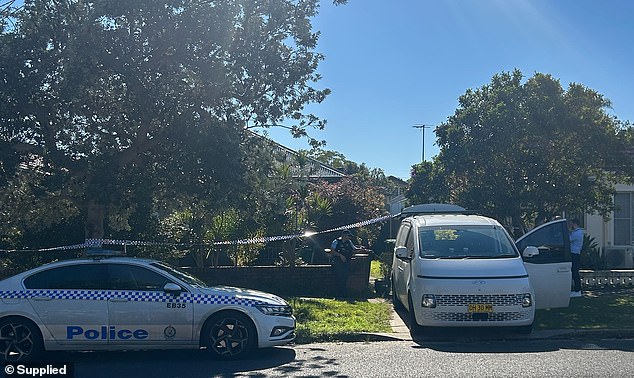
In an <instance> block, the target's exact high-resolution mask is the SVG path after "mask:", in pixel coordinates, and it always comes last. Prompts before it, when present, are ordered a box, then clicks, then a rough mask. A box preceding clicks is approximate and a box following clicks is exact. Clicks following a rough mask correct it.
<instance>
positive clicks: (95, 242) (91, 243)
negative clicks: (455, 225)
mask: <svg viewBox="0 0 634 378" xmlns="http://www.w3.org/2000/svg"><path fill="white" fill-rule="evenodd" d="M399 215H400V214H398V215H386V216H383V217H378V218H374V219H368V220H365V221H361V222H357V223H352V224H347V225H344V226H338V227H334V228H330V229H327V230H323V231H306V232H304V233H302V234H291V235H277V236H264V237H257V238H248V239H239V240H227V241H215V242H208V243H168V242H152V241H143V240H124V239H86V241H85V242H84V243H82V244H73V245H65V246H60V247H51V248H39V249H0V252H53V251H67V250H73V249H84V248H102V247H103V246H104V245H119V246H138V247H177V248H187V247H199V246H200V247H213V246H227V245H245V244H266V243H270V242H276V241H285V240H291V239H295V238H302V237H310V236H314V235H319V234H327V233H330V232H336V231H343V230H349V229H355V228H359V227H364V226H369V225H371V224H376V223H382V222H385V221H388V220H390V219H392V218H395V217H398V216H399Z"/></svg>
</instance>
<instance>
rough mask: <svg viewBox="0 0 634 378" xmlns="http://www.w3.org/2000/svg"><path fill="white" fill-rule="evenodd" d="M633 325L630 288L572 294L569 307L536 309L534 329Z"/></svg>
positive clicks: (598, 327) (633, 316) (608, 327)
mask: <svg viewBox="0 0 634 378" xmlns="http://www.w3.org/2000/svg"><path fill="white" fill-rule="evenodd" d="M561 328H586V329H634V296H632V294H631V292H629V293H628V292H623V293H614V294H609V295H596V296H595V295H593V294H592V292H591V293H589V294H586V295H585V296H584V297H583V298H572V299H571V300H570V307H568V308H557V309H550V310H537V312H536V314H535V329H561Z"/></svg>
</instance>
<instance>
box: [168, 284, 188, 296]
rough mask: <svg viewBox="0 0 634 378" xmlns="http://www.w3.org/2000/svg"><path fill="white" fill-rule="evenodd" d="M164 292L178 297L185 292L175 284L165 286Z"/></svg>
mask: <svg viewBox="0 0 634 378" xmlns="http://www.w3.org/2000/svg"><path fill="white" fill-rule="evenodd" d="M163 291H164V292H166V293H168V294H172V295H173V296H175V297H177V296H179V295H180V293H181V292H182V291H183V288H182V287H180V286H178V285H177V284H175V283H173V282H168V283H166V284H165V286H163Z"/></svg>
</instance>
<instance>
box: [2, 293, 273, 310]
mask: <svg viewBox="0 0 634 378" xmlns="http://www.w3.org/2000/svg"><path fill="white" fill-rule="evenodd" d="M37 297H49V298H51V299H70V300H73V299H74V300H94V301H105V300H109V299H127V300H129V301H133V302H174V303H196V304H207V305H237V306H246V307H253V306H256V305H259V304H265V303H264V302H261V301H257V300H253V299H244V298H237V297H234V296H229V295H205V294H190V293H182V294H181V295H179V296H178V297H174V296H173V295H171V294H167V293H165V292H162V291H123V290H116V291H110V290H8V291H0V298H2V299H30V298H37Z"/></svg>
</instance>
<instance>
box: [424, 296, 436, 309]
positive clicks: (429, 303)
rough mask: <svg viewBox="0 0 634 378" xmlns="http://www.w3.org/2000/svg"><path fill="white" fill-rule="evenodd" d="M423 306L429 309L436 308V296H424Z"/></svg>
mask: <svg viewBox="0 0 634 378" xmlns="http://www.w3.org/2000/svg"><path fill="white" fill-rule="evenodd" d="M420 304H421V306H423V307H427V308H436V296H435V295H434V294H423V300H422V301H421V303H420Z"/></svg>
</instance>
